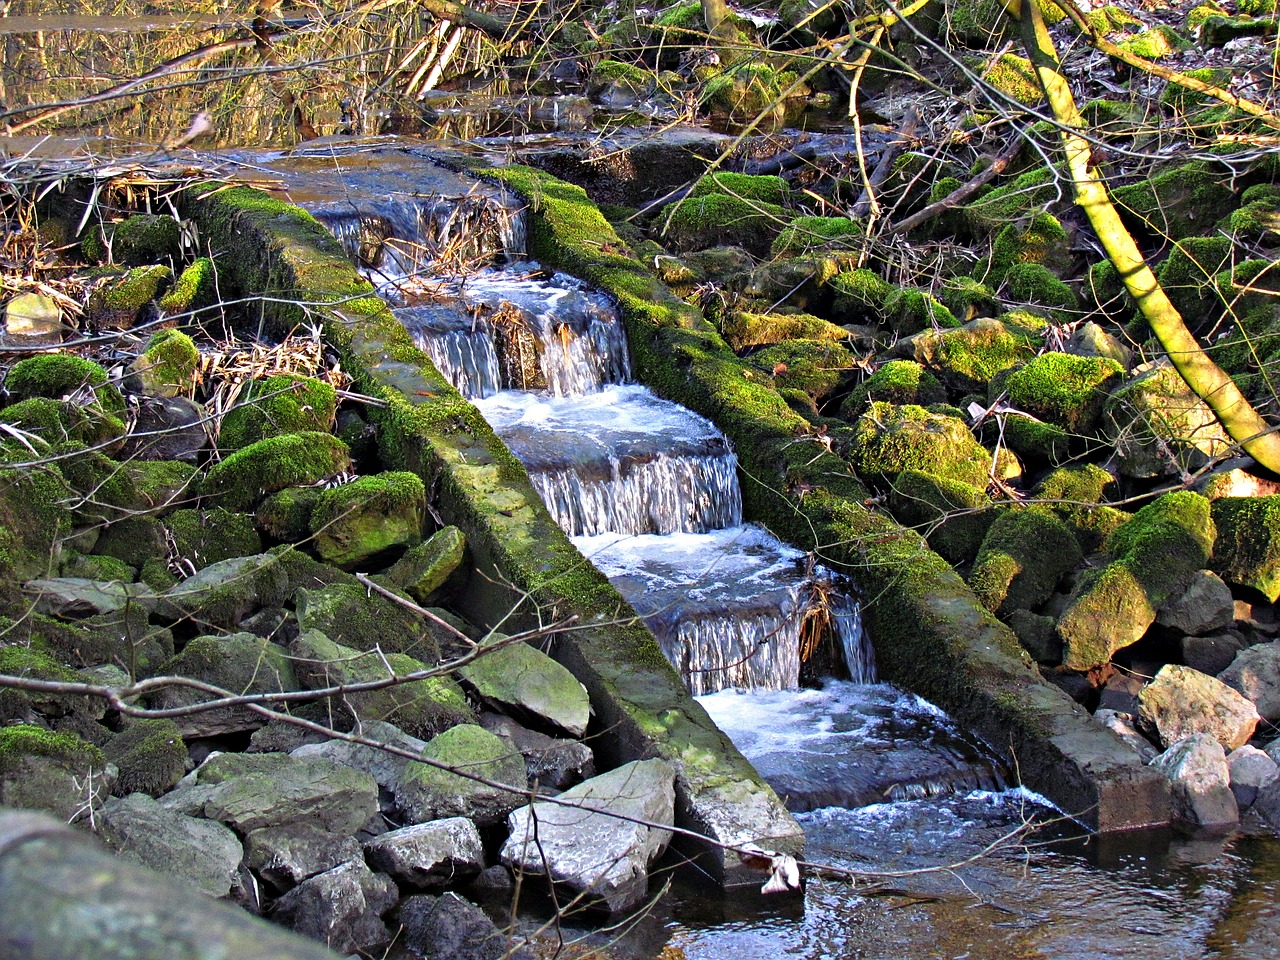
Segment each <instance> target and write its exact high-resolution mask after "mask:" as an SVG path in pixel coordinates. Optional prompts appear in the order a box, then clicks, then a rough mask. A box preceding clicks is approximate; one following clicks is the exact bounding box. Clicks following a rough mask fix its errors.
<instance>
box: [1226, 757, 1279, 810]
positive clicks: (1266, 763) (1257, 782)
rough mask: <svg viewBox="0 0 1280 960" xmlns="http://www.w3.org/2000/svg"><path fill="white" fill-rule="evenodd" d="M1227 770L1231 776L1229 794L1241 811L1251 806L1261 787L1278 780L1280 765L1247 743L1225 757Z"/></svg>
mask: <svg viewBox="0 0 1280 960" xmlns="http://www.w3.org/2000/svg"><path fill="white" fill-rule="evenodd" d="M1227 769H1228V770H1229V771H1230V774H1231V792H1232V793H1233V794H1235V797H1236V803H1237V804H1239V805H1240V809H1241V810H1242V811H1243V810H1248V809H1249V807H1251V806H1253V802H1254V800H1256V799H1257V798H1258V792H1259V791H1260V790H1261V789H1262V788H1263V787H1265V786H1267V784H1269V783H1271V781H1273V780H1276V779H1277V778H1280V765H1277V764H1276V762H1275V761H1274V760H1272V759H1271V758H1270V757H1268V756H1267V755H1266V754H1265V753H1263V752H1262V751H1261V750H1259V749H1258V748H1257V747H1251V746H1249V745H1248V744H1247V743H1246V744H1245V745H1244V746H1243V747H1237V748H1236V749H1235V750H1232V751H1231V753H1230V754H1228V755H1227Z"/></svg>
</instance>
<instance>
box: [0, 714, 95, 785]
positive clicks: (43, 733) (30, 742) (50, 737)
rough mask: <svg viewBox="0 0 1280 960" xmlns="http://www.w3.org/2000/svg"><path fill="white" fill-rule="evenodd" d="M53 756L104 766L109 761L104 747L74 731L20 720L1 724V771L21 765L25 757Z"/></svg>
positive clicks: (71, 761)
mask: <svg viewBox="0 0 1280 960" xmlns="http://www.w3.org/2000/svg"><path fill="white" fill-rule="evenodd" d="M29 756H37V757H51V758H54V759H58V760H65V761H67V762H68V763H72V764H82V765H83V768H84V769H85V770H86V771H87V770H88V769H89V768H90V767H92V768H94V769H101V768H102V767H103V766H105V765H106V760H105V758H104V757H103V755H102V751H101V750H99V749H98V748H97V747H95V746H93V745H92V744H89V743H85V741H83V740H81V739H80V738H79V737H77V736H76V735H75V734H74V733H54V732H53V731H52V730H46V729H44V728H43V727H37V726H33V725H31V724H28V723H20V724H16V725H15V726H11V727H0V773H4V774H8V773H10V772H11V771H13V770H15V769H17V766H18V764H20V763H21V762H22V758H23V757H29Z"/></svg>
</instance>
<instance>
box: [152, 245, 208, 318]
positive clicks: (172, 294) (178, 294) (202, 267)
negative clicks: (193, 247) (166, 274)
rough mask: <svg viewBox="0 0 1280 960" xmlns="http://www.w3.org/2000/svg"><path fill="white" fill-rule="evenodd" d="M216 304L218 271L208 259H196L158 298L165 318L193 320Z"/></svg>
mask: <svg viewBox="0 0 1280 960" xmlns="http://www.w3.org/2000/svg"><path fill="white" fill-rule="evenodd" d="M217 303H218V270H217V267H216V266H214V262H213V260H212V259H210V258H209V257H197V258H196V259H195V260H193V261H192V262H191V263H190V264H188V265H187V266H186V267H185V268H184V269H183V271H182V273H180V274H179V275H178V279H177V281H176V282H175V283H174V285H173V286H172V287H170V288H169V291H168V292H167V293H166V294H165V295H164V296H163V297H161V298H160V309H161V310H162V311H163V312H164V314H165V316H167V317H174V316H179V315H181V316H185V317H188V318H194V316H195V315H196V314H199V313H200V312H201V311H203V310H207V309H208V308H210V307H213V306H215V305H217Z"/></svg>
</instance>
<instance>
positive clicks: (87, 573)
mask: <svg viewBox="0 0 1280 960" xmlns="http://www.w3.org/2000/svg"><path fill="white" fill-rule="evenodd" d="M62 576H64V577H82V578H84V579H85V580H102V581H104V582H108V583H110V582H116V583H133V581H134V580H135V579H137V576H138V568H137V567H132V566H130V565H129V564H127V563H125V562H124V561H123V560H118V559H116V558H115V557H100V556H96V555H90V556H86V555H85V554H82V553H75V552H74V551H72V552H71V553H70V555H69V556H67V557H66V558H65V559H64V561H63V564H62Z"/></svg>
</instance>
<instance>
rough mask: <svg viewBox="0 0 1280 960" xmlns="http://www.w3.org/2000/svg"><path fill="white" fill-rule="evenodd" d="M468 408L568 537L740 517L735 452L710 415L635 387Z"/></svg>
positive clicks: (499, 399) (707, 524) (510, 397)
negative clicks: (521, 469)
mask: <svg viewBox="0 0 1280 960" xmlns="http://www.w3.org/2000/svg"><path fill="white" fill-rule="evenodd" d="M476 406H477V407H478V408H479V409H480V412H481V413H483V414H484V416H485V419H486V420H488V421H489V423H490V424H491V425H492V426H493V429H494V430H495V431H496V432H497V434H498V435H499V436H500V437H502V439H503V441H504V442H505V443H506V444H507V446H508V447H510V448H511V451H512V452H513V453H514V454H515V455H516V456H517V457H519V458H520V460H521V462H523V463H524V465H525V468H526V469H527V470H528V471H529V477H530V479H531V480H532V481H533V485H534V487H535V488H536V489H537V491H538V493H539V494H540V495H541V497H542V500H543V502H544V503H545V504H546V505H547V509H548V510H550V511H551V515H552V516H553V517H555V518H556V521H557V522H558V523H559V524H560V526H561V528H563V529H564V531H565V532H566V533H568V534H569V535H570V536H574V537H577V536H596V535H599V534H605V533H616V534H645V533H655V534H667V533H704V532H706V531H708V530H713V529H717V528H720V527H732V526H737V525H739V524H740V523H741V522H742V497H741V494H740V492H739V489H738V481H737V463H738V461H737V457H736V456H735V455H734V453H733V451H732V450H730V448H729V444H728V441H726V440H725V438H724V435H723V434H722V433H720V431H719V430H717V429H716V427H715V425H714V424H712V423H711V421H709V420H706V419H704V418H703V417H700V416H698V415H697V414H695V413H693V412H692V411H691V410H689V409H687V408H685V407H682V406H680V405H678V404H674V403H670V402H668V401H666V400H661V399H659V398H658V397H656V396H654V394H653V393H652V392H650V391H649V390H648V389H647V388H645V387H641V386H637V385H622V386H611V387H606V388H605V389H603V390H600V391H598V392H596V393H589V394H584V395H581V396H575V397H569V398H554V397H548V396H546V395H542V394H533V393H526V392H515V391H506V392H503V393H499V394H497V395H495V396H491V397H489V398H487V399H483V400H477V401H476Z"/></svg>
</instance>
